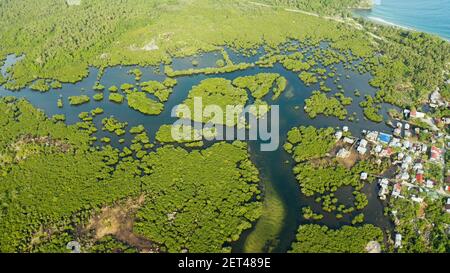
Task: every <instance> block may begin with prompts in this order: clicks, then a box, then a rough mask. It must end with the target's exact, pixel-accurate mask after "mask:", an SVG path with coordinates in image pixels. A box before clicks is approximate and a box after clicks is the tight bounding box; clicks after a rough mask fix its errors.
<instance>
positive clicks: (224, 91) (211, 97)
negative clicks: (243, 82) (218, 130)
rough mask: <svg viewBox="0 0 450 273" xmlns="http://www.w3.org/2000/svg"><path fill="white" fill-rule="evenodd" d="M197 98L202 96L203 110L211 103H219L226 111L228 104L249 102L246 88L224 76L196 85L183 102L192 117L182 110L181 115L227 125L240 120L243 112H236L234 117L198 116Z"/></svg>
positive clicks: (235, 104)
mask: <svg viewBox="0 0 450 273" xmlns="http://www.w3.org/2000/svg"><path fill="white" fill-rule="evenodd" d="M195 98H202V110H204V109H205V107H207V106H209V105H217V106H219V107H220V109H222V111H223V112H224V113H225V112H226V109H227V106H242V108H243V107H244V106H245V104H246V103H247V100H248V97H247V93H246V92H245V90H244V89H241V88H237V87H235V86H233V85H232V82H231V81H229V80H226V79H223V78H211V79H207V80H203V81H202V82H201V83H200V84H199V85H197V86H194V87H193V88H192V90H191V91H189V95H188V97H187V99H186V100H185V101H184V102H183V104H185V105H186V106H187V107H188V108H189V110H190V113H191V116H190V117H184V116H183V114H181V112H180V114H181V115H180V116H181V117H184V118H190V119H192V120H194V121H197V122H208V121H212V122H214V123H216V124H224V125H227V126H234V125H236V124H237V122H238V117H239V115H240V114H241V113H242V110H243V109H241V110H240V111H237V112H236V115H234V116H232V117H227V116H224V117H214V116H212V117H211V118H210V119H205V120H204V117H203V116H197V115H195V114H194V101H195Z"/></svg>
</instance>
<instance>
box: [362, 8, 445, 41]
mask: <svg viewBox="0 0 450 273" xmlns="http://www.w3.org/2000/svg"><path fill="white" fill-rule="evenodd" d="M355 13H356V14H357V15H361V16H363V17H366V18H368V19H371V20H373V21H378V22H380V23H385V24H392V25H397V26H401V27H404V28H408V29H413V30H418V31H424V32H428V33H432V34H437V35H439V36H441V37H442V38H444V39H447V40H450V0H374V7H373V9H372V10H371V11H362V10H358V11H356V12H355Z"/></svg>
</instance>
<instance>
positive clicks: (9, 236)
mask: <svg viewBox="0 0 450 273" xmlns="http://www.w3.org/2000/svg"><path fill="white" fill-rule="evenodd" d="M0 111H1V112H2V113H4V114H3V115H2V116H1V117H0V128H1V131H2V132H4V133H2V135H1V136H0V175H1V180H2V183H0V193H1V194H0V201H1V202H0V204H1V210H0V234H1V235H0V251H2V252H15V251H20V252H28V251H44V252H46V251H51V249H53V250H54V251H61V249H62V247H63V246H64V244H67V242H68V241H71V240H73V239H76V236H77V235H76V233H75V232H74V231H75V230H76V227H78V226H79V225H84V224H85V223H86V221H87V220H88V218H89V216H90V215H91V214H92V212H95V211H96V210H97V209H98V208H100V207H102V206H105V205H108V204H112V203H114V202H117V201H119V200H121V199H123V198H127V197H132V196H137V195H138V194H139V195H140V194H142V193H143V194H144V195H146V196H147V199H146V202H145V204H144V206H143V207H142V208H141V209H140V210H139V212H138V218H139V221H138V223H136V224H135V230H136V232H138V233H140V234H142V235H144V236H145V237H147V238H148V239H149V240H151V241H154V242H156V243H158V244H160V245H161V247H162V250H167V251H171V252H177V251H181V250H183V249H187V250H189V251H190V252H199V251H210V252H211V251H212V252H216V251H229V248H226V247H224V244H225V243H226V242H231V241H234V240H237V239H238V238H239V235H240V233H241V231H242V230H244V229H247V228H249V227H251V223H252V222H253V221H254V220H255V219H257V218H258V217H259V215H260V208H261V204H260V202H255V201H254V200H256V199H255V198H256V196H257V195H258V194H259V191H258V189H257V186H258V181H259V177H258V171H257V169H256V168H255V167H254V165H253V164H252V163H251V161H250V160H249V159H248V155H247V149H246V144H244V143H240V142H236V143H234V144H227V143H218V144H215V145H214V146H213V147H211V148H208V149H206V150H204V151H202V152H200V151H194V152H188V151H186V150H184V149H181V148H174V147H172V146H165V147H162V148H160V149H158V150H157V151H153V152H150V153H147V152H145V151H144V150H139V149H138V148H137V146H140V145H143V143H147V144H149V140H148V138H147V137H146V135H145V132H144V131H143V130H142V128H140V127H133V128H132V129H131V130H132V131H133V133H135V134H136V135H135V139H136V142H134V144H133V145H134V147H133V146H132V147H131V149H132V150H130V149H128V148H124V151H123V152H121V151H119V150H117V149H114V148H112V147H111V146H108V145H106V146H104V147H103V148H93V147H92V146H91V144H90V143H91V136H90V134H91V132H92V131H91V128H90V125H89V124H90V123H91V122H92V121H90V118H89V113H82V114H80V118H83V119H85V120H86V121H83V122H82V123H79V124H75V125H73V126H66V125H64V124H63V123H60V122H56V123H55V121H53V120H50V119H47V118H46V117H45V115H44V114H43V113H42V112H40V111H38V110H36V109H35V108H33V107H32V106H31V105H30V104H29V103H28V102H26V101H24V100H18V101H16V100H15V99H13V98H3V99H1V101H0ZM100 112H102V111H100V109H94V111H93V114H95V113H100ZM102 123H103V125H104V130H107V131H110V132H114V133H116V134H123V133H124V128H125V127H126V125H127V124H126V123H123V122H120V121H118V120H117V119H115V118H112V117H111V118H105V119H103V122H102ZM81 124H87V125H88V126H87V127H84V126H83V127H82V128H81V129H79V128H80V127H79V126H80V125H81ZM83 128H86V129H83ZM145 147H148V148H150V147H152V146H151V145H149V146H145ZM132 151H136V155H137V154H139V152H144V154H143V155H141V156H140V158H142V160H136V159H134V158H133V157H132V155H133V152H132ZM217 166H220V167H217ZM172 213H174V214H173V217H172V216H170V215H172ZM168 215H169V216H168ZM170 223H176V224H175V225H173V224H170ZM217 227H220V228H217ZM187 238H188V240H187V241H186V239H187ZM105 240H107V239H105ZM108 242H109V241H108ZM98 244H103V243H102V242H99V243H98ZM98 244H97V245H98ZM108 245H109V247H108ZM117 245H119V246H120V248H121V249H123V250H124V251H133V250H132V249H130V248H129V247H126V246H124V245H120V244H119V243H114V242H109V243H107V244H106V246H100V245H98V246H97V247H98V248H99V249H98V251H100V252H101V251H104V250H105V248H112V247H117Z"/></svg>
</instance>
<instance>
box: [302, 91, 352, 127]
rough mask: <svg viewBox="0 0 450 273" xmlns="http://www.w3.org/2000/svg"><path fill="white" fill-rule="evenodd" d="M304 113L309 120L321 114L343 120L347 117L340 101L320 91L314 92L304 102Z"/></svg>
mask: <svg viewBox="0 0 450 273" xmlns="http://www.w3.org/2000/svg"><path fill="white" fill-rule="evenodd" d="M305 112H306V113H308V115H309V117H310V118H315V117H317V115H320V114H323V115H325V116H335V117H337V118H339V119H341V120H343V119H345V117H346V116H347V110H346V109H345V107H344V106H343V104H342V102H341V101H339V100H338V99H337V98H334V97H328V96H327V95H325V94H323V93H321V92H320V91H314V92H313V94H312V96H311V97H310V98H308V99H306V100H305Z"/></svg>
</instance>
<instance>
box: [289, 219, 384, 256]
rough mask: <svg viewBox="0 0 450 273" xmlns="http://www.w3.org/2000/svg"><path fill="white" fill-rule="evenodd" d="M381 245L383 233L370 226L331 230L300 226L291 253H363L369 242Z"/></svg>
mask: <svg viewBox="0 0 450 273" xmlns="http://www.w3.org/2000/svg"><path fill="white" fill-rule="evenodd" d="M371 241H376V242H378V243H382V241H383V231H382V230H381V229H380V228H377V227H374V226H372V225H364V226H361V227H351V226H343V227H342V228H340V229H337V230H332V229H329V228H327V227H326V226H319V225H302V226H300V228H299V229H298V233H297V239H296V242H294V243H293V244H292V250H291V252H292V253H363V252H366V246H367V244H368V243H369V242H371Z"/></svg>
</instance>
